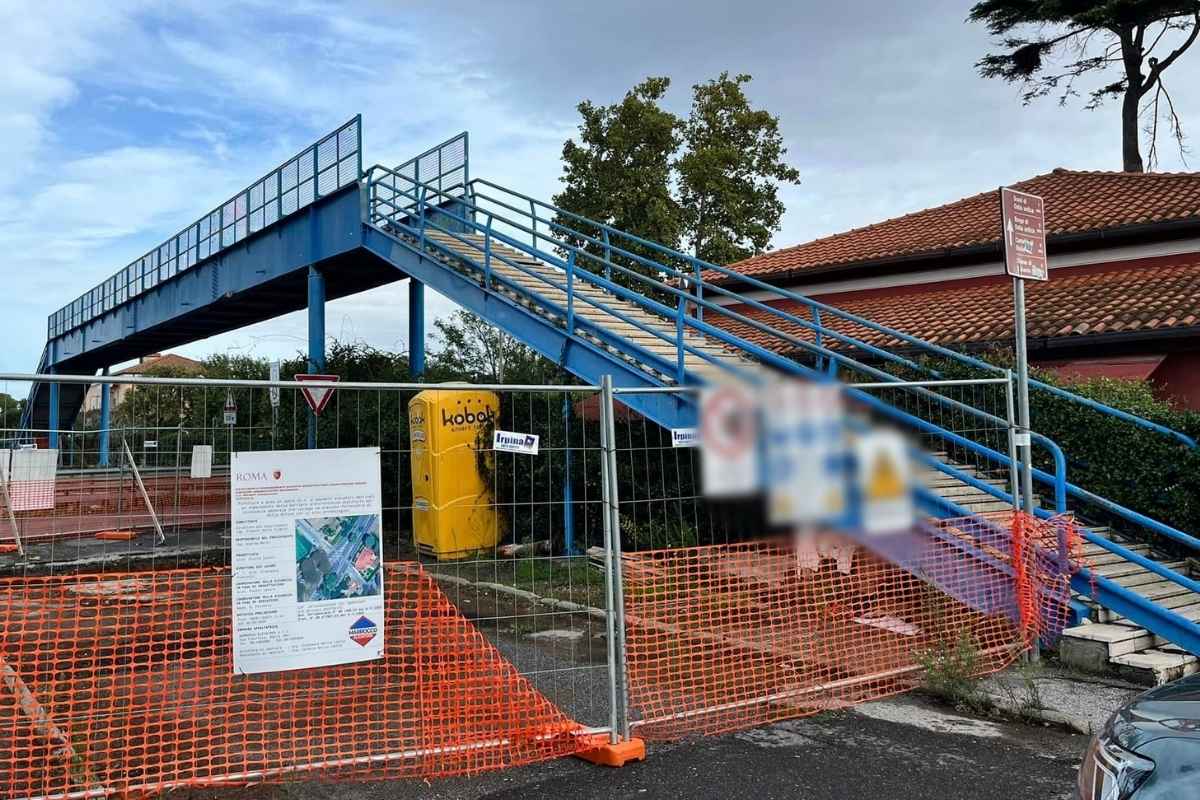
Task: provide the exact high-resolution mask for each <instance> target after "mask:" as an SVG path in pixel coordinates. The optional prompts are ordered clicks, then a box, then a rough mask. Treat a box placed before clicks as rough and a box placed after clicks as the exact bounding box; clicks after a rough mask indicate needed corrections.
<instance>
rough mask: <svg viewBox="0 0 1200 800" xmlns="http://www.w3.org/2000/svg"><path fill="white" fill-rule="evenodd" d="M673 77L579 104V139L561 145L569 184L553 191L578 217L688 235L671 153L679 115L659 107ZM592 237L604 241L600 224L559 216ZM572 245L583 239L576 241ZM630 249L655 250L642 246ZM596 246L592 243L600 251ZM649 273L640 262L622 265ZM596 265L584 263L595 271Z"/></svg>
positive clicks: (660, 236)
mask: <svg viewBox="0 0 1200 800" xmlns="http://www.w3.org/2000/svg"><path fill="white" fill-rule="evenodd" d="M670 85H671V81H670V79H669V78H647V79H646V80H644V81H642V82H641V83H639V84H638V85H637V86H635V87H633V88H632V89H630V90H629V91H628V92H626V93H625V97H624V98H623V99H622V100H621V102H619V103H614V104H612V105H608V106H598V105H595V104H594V103H592V101H590V100H584V101H583V102H582V103H580V104H579V105H578V106H577V108H578V110H579V114H580V116H581V117H583V120H582V122H580V124H579V142H576V141H575V140H574V139H568V140H567V141H566V143H564V144H563V149H562V161H563V174H562V178H561V180H562V182H563V184H565V188H564V189H563V190H562V192H560V193H559V194H557V195H555V196H554V204H555V205H557V206H559V207H560V208H563V209H565V210H566V211H569V212H571V213H573V214H578V215H580V216H582V217H587V218H588V219H591V220H595V221H596V222H602V223H604V224H606V225H611V226H613V227H614V228H618V229H619V230H622V231H626V232H628V233H632V234H634V235H636V236H640V237H642V238H644V239H649V240H650V241H652V242H658V243H660V244H664V245H667V246H668V247H676V246H677V245H678V244H679V241H680V237H681V235H682V233H683V213H682V210H681V209H680V207H679V203H678V202H677V201H676V200H675V198H674V197H673V196H672V194H671V158H672V156H673V155H674V153H675V151H676V150H677V149H678V148H679V143H680V135H679V131H680V126H681V123H680V121H679V118H678V117H676V116H675V115H674V114H672V113H671V112H669V111H666V110H664V109H663V108H661V107H660V106H659V101H660V100H661V99H662V98H663V96H664V95H665V94H666V92H667V89H668V87H670ZM555 221H556V222H557V223H558V224H559V225H562V226H564V227H566V228H570V229H572V230H577V231H579V232H580V233H582V234H584V235H585V236H588V237H592V238H593V239H597V240H598V239H600V238H602V236H601V233H600V231H599V230H598V229H593V228H591V227H590V226H587V225H584V224H582V223H580V222H579V221H578V220H575V219H573V218H571V217H569V216H566V215H560V216H559V217H557V218H556V220H555ZM573 243H574V244H576V245H579V244H581V243H583V240H581V239H577V238H576V239H575V240H574V242H573ZM622 246H624V247H625V248H626V249H629V250H631V252H634V253H636V254H637V255H643V256H645V255H649V253H643V252H641V251H640V250H639V249H637V248H630V247H629V245H628V243H622ZM602 249H603V248H601V247H600V246H598V245H593V246H591V247H588V250H589V252H593V253H595V254H597V255H599V253H601V252H602ZM620 263H622V265H623V266H625V267H626V268H631V269H635V270H637V271H641V272H644V270H643V269H641V268H640V267H639V266H638V264H637V262H636V259H625V260H624V261H622V262H620ZM597 266H598V265H596V264H587V265H584V268H585V269H589V270H591V271H596V270H597ZM615 277H616V279H617V280H618V281H619V282H621V283H623V284H625V285H627V286H630V285H635V284H636V283H637V281H636V279H634V278H631V277H629V276H627V275H625V274H623V273H621V272H620V271H618V273H617V274H616V276H615Z"/></svg>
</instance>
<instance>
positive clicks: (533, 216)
mask: <svg viewBox="0 0 1200 800" xmlns="http://www.w3.org/2000/svg"><path fill="white" fill-rule="evenodd" d="M529 219H530V220H531V221H532V223H533V225H532V228H533V233H532V234H530V236H529V243H530V244H531V245H533V249H534V250H537V246H538V244H537V243H538V232H537V220H538V218H537V210H536V209H535V208H534V206H533V198H532V197H531V198H529Z"/></svg>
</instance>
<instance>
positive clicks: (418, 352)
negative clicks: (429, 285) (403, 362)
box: [408, 278, 425, 378]
mask: <svg viewBox="0 0 1200 800" xmlns="http://www.w3.org/2000/svg"><path fill="white" fill-rule="evenodd" d="M408 372H409V375H410V376H412V377H413V378H420V377H421V376H422V375H424V374H425V284H423V283H421V282H420V281H419V280H417V279H416V278H409V279H408Z"/></svg>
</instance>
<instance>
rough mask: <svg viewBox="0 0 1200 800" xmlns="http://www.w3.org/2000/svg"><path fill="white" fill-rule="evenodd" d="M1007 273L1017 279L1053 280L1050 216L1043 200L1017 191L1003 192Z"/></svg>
mask: <svg viewBox="0 0 1200 800" xmlns="http://www.w3.org/2000/svg"><path fill="white" fill-rule="evenodd" d="M1000 221H1001V225H1002V228H1003V230H1002V231H1001V232H1002V233H1003V236H1004V271H1005V272H1007V273H1008V274H1009V275H1011V276H1013V277H1014V278H1023V279H1025V280H1030V281H1044V280H1048V279H1049V278H1050V268H1049V265H1048V264H1047V261H1046V216H1045V206H1044V204H1043V203H1042V198H1040V197H1038V196H1037V195H1033V194H1026V193H1025V192H1018V191H1016V190H1015V189H1001V190H1000Z"/></svg>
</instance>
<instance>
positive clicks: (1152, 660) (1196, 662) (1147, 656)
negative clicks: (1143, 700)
mask: <svg viewBox="0 0 1200 800" xmlns="http://www.w3.org/2000/svg"><path fill="white" fill-rule="evenodd" d="M1111 661H1112V663H1113V664H1114V665H1115V666H1116V667H1117V671H1118V673H1119V674H1120V675H1121V676H1122V677H1124V678H1126V679H1127V680H1131V681H1134V682H1135V683H1140V684H1143V685H1146V686H1161V685H1162V684H1164V683H1170V682H1171V681H1174V680H1178V679H1179V678H1182V677H1185V676H1187V675H1193V674H1195V673H1196V672H1198V671H1200V659H1197V658H1196V657H1195V656H1193V655H1190V654H1187V653H1177V652H1172V651H1168V650H1163V649H1158V648H1152V649H1148V650H1143V651H1141V652H1138V653H1127V654H1125V655H1120V656H1114V657H1113V658H1112V659H1111Z"/></svg>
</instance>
